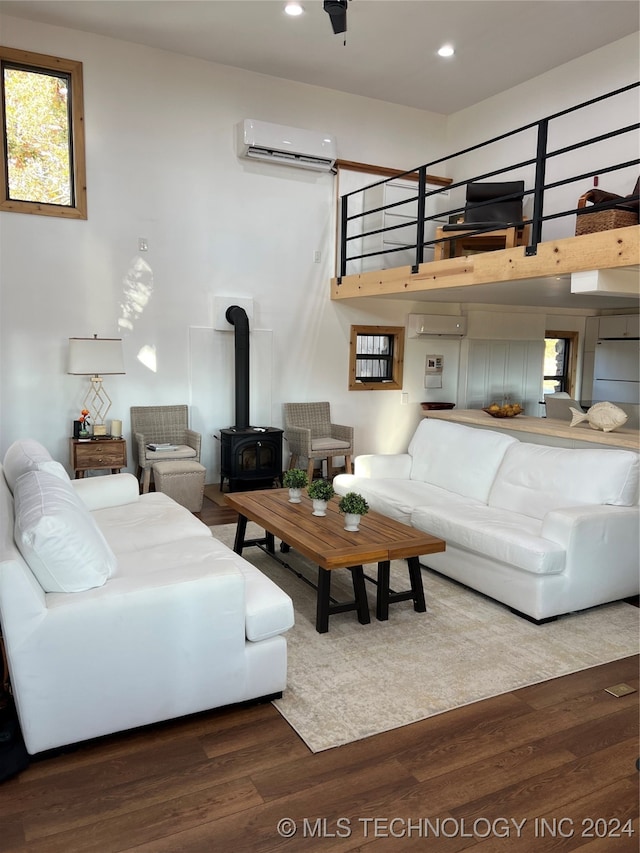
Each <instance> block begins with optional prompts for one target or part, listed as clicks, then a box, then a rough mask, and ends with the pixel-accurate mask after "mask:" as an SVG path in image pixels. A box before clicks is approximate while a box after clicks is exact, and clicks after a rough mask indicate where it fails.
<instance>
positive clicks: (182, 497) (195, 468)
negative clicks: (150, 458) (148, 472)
mask: <svg viewBox="0 0 640 853" xmlns="http://www.w3.org/2000/svg"><path fill="white" fill-rule="evenodd" d="M204 475H205V467H204V465H201V464H200V463H199V462H194V461H193V459H167V460H165V461H164V462H154V463H153V480H154V482H155V484H156V491H157V492H164V494H165V495H169V497H170V498H173V500H174V501H177V503H179V504H182V506H184V507H186V508H187V509H188V510H191V512H200V510H201V509H202V499H203V496H204Z"/></svg>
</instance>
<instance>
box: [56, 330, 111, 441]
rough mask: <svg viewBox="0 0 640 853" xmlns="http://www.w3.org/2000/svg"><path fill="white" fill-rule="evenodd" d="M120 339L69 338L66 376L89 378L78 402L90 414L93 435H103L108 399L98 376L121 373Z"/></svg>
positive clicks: (108, 404)
mask: <svg viewBox="0 0 640 853" xmlns="http://www.w3.org/2000/svg"><path fill="white" fill-rule="evenodd" d="M124 372H125V369H124V358H123V354H122V338H99V337H98V336H97V335H94V336H93V337H92V338H69V368H68V370H67V373H70V374H73V375H79V376H90V377H91V382H90V385H89V390H88V391H87V394H86V396H85V398H84V401H83V403H82V405H83V408H85V409H88V410H89V411H90V412H91V415H92V417H93V422H94V430H93V431H94V435H104V434H105V432H106V428H105V426H104V423H105V418H106V416H107V412H108V411H109V409H110V408H111V398H110V397H109V395H108V394H107V392H106V390H105V387H104V384H103V381H102V374H105V375H106V374H115V373H124Z"/></svg>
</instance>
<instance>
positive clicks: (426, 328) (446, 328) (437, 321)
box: [409, 314, 467, 338]
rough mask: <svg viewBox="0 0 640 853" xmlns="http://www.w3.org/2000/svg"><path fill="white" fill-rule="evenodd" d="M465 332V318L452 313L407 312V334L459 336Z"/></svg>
mask: <svg viewBox="0 0 640 853" xmlns="http://www.w3.org/2000/svg"><path fill="white" fill-rule="evenodd" d="M466 333H467V318H466V317H462V316H459V315H454V314H409V336H410V337H422V336H424V335H443V336H444V335H447V336H449V337H455V338H461V337H463V336H464V335H466Z"/></svg>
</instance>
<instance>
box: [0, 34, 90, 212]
mask: <svg viewBox="0 0 640 853" xmlns="http://www.w3.org/2000/svg"><path fill="white" fill-rule="evenodd" d="M0 70H1V71H2V88H1V93H0V94H1V98H0V112H1V118H2V133H1V134H0V148H1V151H0V154H1V156H0V170H1V174H0V181H1V187H0V210H6V211H12V212H14V213H35V214H40V215H43V216H62V217H67V218H70V219H86V218H87V189H86V168H85V148H84V106H83V91H82V63H81V62H76V61H74V60H71V59H60V58H59V57H56V56H47V55H45V54H40V53H31V52H29V51H26V50H15V49H13V48H9V47H0Z"/></svg>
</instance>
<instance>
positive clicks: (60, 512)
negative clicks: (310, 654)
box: [0, 440, 293, 754]
mask: <svg viewBox="0 0 640 853" xmlns="http://www.w3.org/2000/svg"><path fill="white" fill-rule="evenodd" d="M3 474H4V476H2V475H0V516H1V519H2V523H1V526H0V537H1V542H0V548H1V551H0V625H1V627H2V633H3V636H4V640H5V645H6V652H7V658H8V663H9V672H10V677H11V685H12V689H13V693H14V697H15V702H16V707H17V711H18V716H19V720H20V725H21V728H22V733H23V736H24V740H25V743H26V746H27V750H28V751H29V752H30V753H31V754H34V753H37V752H41V751H44V750H48V749H51V748H53V747H59V746H62V745H64V744H69V743H75V742H78V741H83V740H87V739H89V738H94V737H97V736H99V735H104V734H108V733H111V732H116V731H122V730H125V729H130V728H134V727H137V726H142V725H146V724H148V723H154V722H157V721H161V720H167V719H171V718H174V717H179V716H182V715H185V714H191V713H194V712H198V711H203V710H207V709H211V708H216V707H219V706H222V705H228V704H231V703H236V702H243V701H246V700H250V699H256V698H261V697H265V696H271V695H274V694H279V693H281V692H282V691H283V690H284V688H285V686H286V674H287V643H286V638H285V636H284V635H285V633H286V631H287V630H288V629H289V628H291V626H292V625H293V606H292V602H291V599H290V598H289V596H287V595H286V594H285V593H284V592H282V591H281V590H280V589H279V588H278V587H277V586H276V585H275V584H273V583H272V582H271V581H270V580H269V579H268V578H267V577H265V576H264V575H262V574H261V573H260V572H259V571H258V570H256V569H255V568H254V567H253V566H252V565H251V564H249V563H248V562H246V561H245V560H244V559H242V557H240V556H238V555H237V554H235V553H234V552H233V551H231V550H230V549H229V548H228V547H226V546H225V545H223V544H222V543H221V542H219V541H217V540H216V539H214V538H213V536H212V535H211V531H210V530H209V528H208V527H207V526H206V525H205V524H203V523H202V522H201V521H200V520H199V519H197V518H196V517H195V516H194V515H192V514H191V513H190V512H189V511H188V510H186V509H184V507H181V506H180V505H179V504H177V503H176V502H175V501H173V500H171V498H169V497H167V496H166V495H163V494H161V493H151V494H146V495H139V494H138V491H139V489H138V482H137V480H136V478H135V477H133V476H132V475H131V474H114V475H106V476H96V477H91V478H85V479H82V480H74V481H71V480H69V477H68V476H67V474H66V471H65V470H64V468H63V467H62V466H61V465H60V464H59V463H57V462H55V461H53V460H52V459H51V457H50V456H49V454H48V452H47V451H46V450H45V449H44V448H43V447H42V446H41V445H39V444H37V443H36V442H34V441H29V440H26V441H20V442H16V443H14V444H13V445H12V446H11V447H10V448H9V449H8V451H7V453H6V455H5V458H4V463H3ZM14 504H15V511H14ZM14 516H15V518H14ZM14 524H15V533H14Z"/></svg>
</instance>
